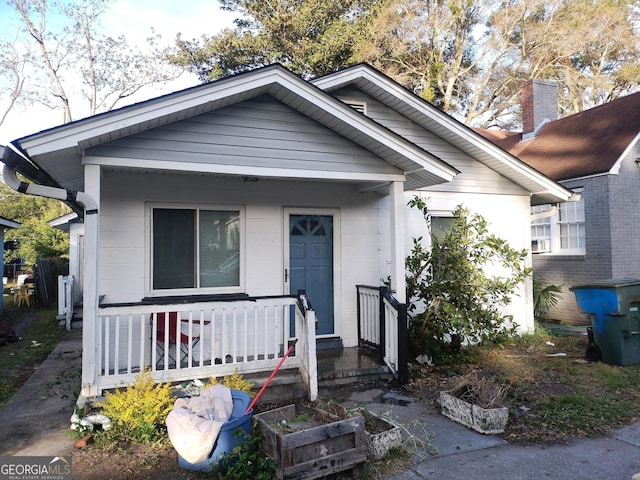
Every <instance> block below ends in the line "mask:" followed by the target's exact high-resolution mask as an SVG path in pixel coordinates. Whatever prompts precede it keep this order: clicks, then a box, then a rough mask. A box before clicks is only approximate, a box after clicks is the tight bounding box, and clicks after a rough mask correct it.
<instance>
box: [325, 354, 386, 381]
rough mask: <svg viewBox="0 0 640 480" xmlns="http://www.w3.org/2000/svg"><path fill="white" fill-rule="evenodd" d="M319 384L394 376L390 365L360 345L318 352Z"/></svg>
mask: <svg viewBox="0 0 640 480" xmlns="http://www.w3.org/2000/svg"><path fill="white" fill-rule="evenodd" d="M317 359H318V386H319V387H331V386H336V385H343V384H346V383H356V382H371V381H376V380H380V379H383V380H389V379H391V378H392V374H391V371H390V370H389V367H387V366H386V365H383V364H381V363H380V361H379V360H378V359H377V357H376V356H375V355H373V354H371V353H369V352H367V351H366V350H364V349H360V348H358V347H352V348H340V349H335V350H321V351H318V353H317Z"/></svg>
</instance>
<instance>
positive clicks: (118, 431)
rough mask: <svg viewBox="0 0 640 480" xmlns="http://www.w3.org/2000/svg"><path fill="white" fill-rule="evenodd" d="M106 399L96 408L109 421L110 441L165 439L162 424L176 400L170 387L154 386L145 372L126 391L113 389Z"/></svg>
mask: <svg viewBox="0 0 640 480" xmlns="http://www.w3.org/2000/svg"><path fill="white" fill-rule="evenodd" d="M105 397H106V400H105V401H104V402H100V403H99V404H98V406H99V407H100V408H101V409H102V413H104V414H105V415H106V416H107V417H109V418H110V419H111V421H112V428H111V429H110V430H109V436H110V437H111V438H112V439H114V440H123V441H131V442H133V443H152V442H156V441H159V440H162V439H164V438H165V437H166V426H165V421H166V420H167V415H168V414H169V412H170V411H171V410H172V409H173V403H174V400H175V399H174V398H173V396H172V394H171V385H170V384H169V383H155V382H154V380H153V378H152V377H151V372H150V371H149V370H144V371H143V372H142V373H140V374H139V375H138V376H137V377H136V381H135V383H134V384H133V385H129V386H127V388H126V390H120V389H116V391H115V393H109V392H107V393H106V394H105Z"/></svg>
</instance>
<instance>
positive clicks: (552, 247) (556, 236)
mask: <svg viewBox="0 0 640 480" xmlns="http://www.w3.org/2000/svg"><path fill="white" fill-rule="evenodd" d="M573 191H574V192H576V193H579V194H582V191H583V189H581V188H580V189H574V190H573ZM579 202H582V213H583V216H582V219H581V220H577V221H566V222H565V221H560V214H561V208H562V206H561V204H556V205H553V206H549V208H546V210H553V213H552V214H551V215H550V216H549V217H547V219H548V220H547V221H546V222H545V221H538V222H537V223H534V222H531V230H532V234H531V247H532V248H531V251H532V253H535V254H545V253H546V254H551V255H585V254H586V250H587V249H586V238H585V245H584V246H582V247H575V248H562V246H561V245H562V242H561V238H560V232H561V226H562V225H578V228H580V227H579V226H580V225H582V226H583V228H584V225H585V212H584V200H583V198H581V199H580V200H579ZM566 203H571V204H575V203H577V202H566ZM545 207H547V206H546V205H540V206H538V207H531V214H532V215H534V214H536V213H541V212H542V211H544V209H545ZM553 207H555V209H554V208H553ZM536 226H538V227H540V226H543V227H545V226H546V227H548V229H549V235H548V236H545V235H534V234H533V229H534V227H536ZM579 238H580V237H578V239H579ZM534 242H535V243H536V244H537V245H538V247H540V248H539V250H538V251H534Z"/></svg>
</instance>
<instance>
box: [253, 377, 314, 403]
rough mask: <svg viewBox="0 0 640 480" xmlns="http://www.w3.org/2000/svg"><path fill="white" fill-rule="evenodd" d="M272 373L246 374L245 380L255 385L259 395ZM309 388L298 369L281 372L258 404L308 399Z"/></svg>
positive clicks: (272, 380)
mask: <svg viewBox="0 0 640 480" xmlns="http://www.w3.org/2000/svg"><path fill="white" fill-rule="evenodd" d="M270 374H271V372H261V373H254V374H244V375H243V378H244V379H245V380H248V381H249V382H251V383H252V384H253V389H252V390H253V391H254V393H256V394H257V393H258V392H259V391H260V389H261V388H262V386H263V385H264V384H265V383H266V381H267V380H268V378H269V375H270ZM306 396H307V387H306V385H305V383H304V380H302V375H300V373H299V372H298V369H296V368H290V369H283V370H279V371H278V373H276V375H275V377H273V378H272V379H271V382H269V386H268V387H267V388H265V390H264V392H263V393H262V395H261V396H260V399H259V400H258V402H257V404H258V405H261V404H265V403H273V402H279V401H295V400H297V399H300V398H306Z"/></svg>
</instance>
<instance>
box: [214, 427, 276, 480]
mask: <svg viewBox="0 0 640 480" xmlns="http://www.w3.org/2000/svg"><path fill="white" fill-rule="evenodd" d="M234 435H235V436H238V437H246V435H247V434H246V433H245V432H244V430H242V429H241V428H237V429H236V431H235V432H234ZM242 440H244V441H242ZM261 441H262V436H261V435H260V433H258V432H257V429H256V428H253V429H251V434H250V436H249V437H248V438H243V439H241V441H238V442H237V443H236V446H235V447H234V448H233V449H232V450H231V451H230V452H228V453H226V454H224V455H223V457H222V458H221V460H220V461H219V462H218V463H217V464H215V465H214V467H213V470H212V471H211V478H224V479H226V480H246V479H247V478H250V479H252V480H271V479H273V478H276V464H275V462H274V461H273V460H271V458H269V457H268V456H267V455H265V454H264V453H263V452H262V451H261V450H260V442H261Z"/></svg>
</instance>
